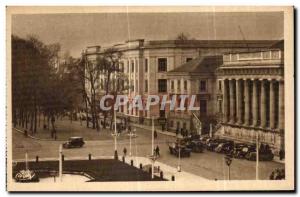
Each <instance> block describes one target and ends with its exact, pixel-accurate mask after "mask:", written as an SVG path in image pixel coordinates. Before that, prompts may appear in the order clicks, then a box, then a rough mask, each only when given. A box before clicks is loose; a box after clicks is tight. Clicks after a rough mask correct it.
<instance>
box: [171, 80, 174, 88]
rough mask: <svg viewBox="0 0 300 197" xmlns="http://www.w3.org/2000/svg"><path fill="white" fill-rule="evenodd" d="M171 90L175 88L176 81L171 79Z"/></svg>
mask: <svg viewBox="0 0 300 197" xmlns="http://www.w3.org/2000/svg"><path fill="white" fill-rule="evenodd" d="M171 90H174V81H173V80H172V81H171Z"/></svg>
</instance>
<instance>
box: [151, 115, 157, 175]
mask: <svg viewBox="0 0 300 197" xmlns="http://www.w3.org/2000/svg"><path fill="white" fill-rule="evenodd" d="M149 159H150V160H151V168H152V170H151V177H152V179H153V178H154V162H155V160H156V159H157V157H156V155H155V154H154V117H153V116H152V146H151V154H150V155H149Z"/></svg>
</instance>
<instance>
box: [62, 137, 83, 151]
mask: <svg viewBox="0 0 300 197" xmlns="http://www.w3.org/2000/svg"><path fill="white" fill-rule="evenodd" d="M84 144H85V142H84V141H83V138H82V137H70V138H69V140H68V141H67V142H65V143H63V148H80V147H82V146H83V145H84Z"/></svg>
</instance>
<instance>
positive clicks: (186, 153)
mask: <svg viewBox="0 0 300 197" xmlns="http://www.w3.org/2000/svg"><path fill="white" fill-rule="evenodd" d="M169 150H170V153H171V154H172V155H175V156H176V157H179V151H180V157H190V156H191V151H192V150H191V149H189V148H187V147H185V146H182V145H181V146H180V147H179V146H178V143H170V144H169Z"/></svg>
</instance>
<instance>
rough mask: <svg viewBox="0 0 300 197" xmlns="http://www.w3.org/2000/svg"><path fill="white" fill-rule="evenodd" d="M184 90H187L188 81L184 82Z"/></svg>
mask: <svg viewBox="0 0 300 197" xmlns="http://www.w3.org/2000/svg"><path fill="white" fill-rule="evenodd" d="M183 86H184V90H187V81H184V85H183Z"/></svg>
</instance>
